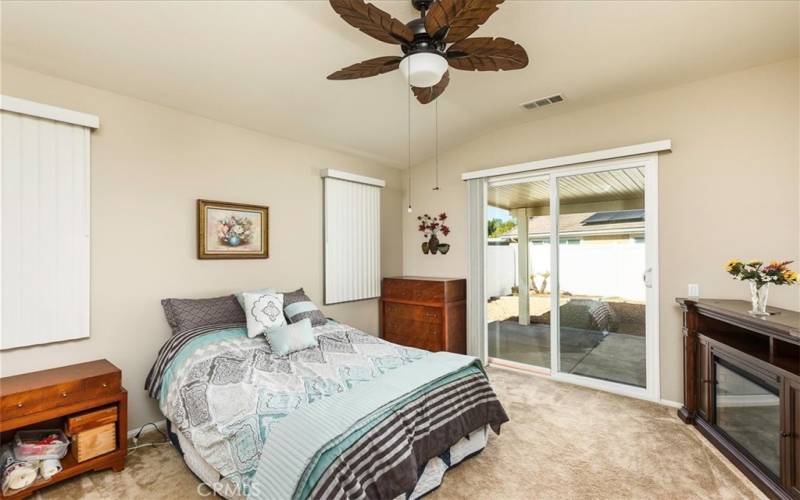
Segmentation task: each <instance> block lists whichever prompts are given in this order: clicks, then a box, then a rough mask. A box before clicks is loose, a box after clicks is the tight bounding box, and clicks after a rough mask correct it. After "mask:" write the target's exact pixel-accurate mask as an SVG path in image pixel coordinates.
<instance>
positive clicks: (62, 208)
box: [0, 111, 90, 349]
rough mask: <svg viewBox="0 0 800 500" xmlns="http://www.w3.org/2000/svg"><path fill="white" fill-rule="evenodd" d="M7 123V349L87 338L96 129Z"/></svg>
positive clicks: (0, 268) (0, 329) (2, 269)
mask: <svg viewBox="0 0 800 500" xmlns="http://www.w3.org/2000/svg"><path fill="white" fill-rule="evenodd" d="M0 117H1V118H2V144H3V154H2V198H0V199H1V200H2V225H0V229H1V230H2V235H1V236H2V238H0V239H1V240H2V252H0V276H2V288H1V289H0V290H1V294H0V311H1V312H0V349H11V348H15V347H22V346H27V345H35V344H43V343H48V342H57V341H61V340H69V339H75V338H82V337H88V336H89V305H90V304H89V300H90V299H89V265H90V263H89V258H90V256H89V163H90V157H89V134H90V130H89V129H88V128H85V127H82V126H78V125H72V124H67V123H63V122H57V121H52V120H49V119H44V118H36V117H32V116H28V115H23V114H19V113H14V112H10V111H2V112H0Z"/></svg>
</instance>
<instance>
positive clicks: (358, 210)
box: [322, 169, 386, 304]
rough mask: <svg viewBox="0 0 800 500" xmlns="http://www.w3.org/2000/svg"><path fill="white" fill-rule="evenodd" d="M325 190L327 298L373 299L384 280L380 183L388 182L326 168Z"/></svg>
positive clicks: (334, 301) (337, 300)
mask: <svg viewBox="0 0 800 500" xmlns="http://www.w3.org/2000/svg"><path fill="white" fill-rule="evenodd" d="M322 176H323V182H324V194H325V202H324V206H325V223H324V228H325V286H324V289H325V298H324V302H325V304H337V303H340V302H351V301H354V300H365V299H374V298H376V297H379V296H380V285H381V188H382V187H384V186H385V185H386V183H385V182H384V181H383V180H381V179H373V178H371V177H364V176H360V175H354V174H349V173H347V172H340V171H337V170H330V169H328V170H324V171H323V172H322Z"/></svg>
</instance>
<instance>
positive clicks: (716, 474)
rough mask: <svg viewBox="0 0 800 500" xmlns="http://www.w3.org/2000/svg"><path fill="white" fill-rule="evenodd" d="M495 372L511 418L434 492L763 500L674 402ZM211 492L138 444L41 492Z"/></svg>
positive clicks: (156, 450)
mask: <svg viewBox="0 0 800 500" xmlns="http://www.w3.org/2000/svg"><path fill="white" fill-rule="evenodd" d="M489 374H490V376H491V379H492V383H493V384H494V386H495V389H496V390H497V393H498V395H499V396H500V399H501V400H502V402H503V404H504V405H505V407H506V411H508V414H509V416H510V417H511V422H509V423H508V424H506V425H505V426H503V432H502V434H501V435H500V436H494V435H493V436H492V439H491V441H490V443H489V446H488V447H487V448H486V450H485V451H484V452H483V453H481V454H480V455H478V456H476V457H474V458H472V459H470V460H468V461H466V462H464V463H463V464H461V465H459V466H458V467H456V468H455V469H453V470H451V471H449V472H448V473H447V476H446V477H445V480H444V484H443V485H442V487H441V488H439V489H438V490H437V491H436V492H434V493H433V494H432V495H430V496H429V497H428V498H437V499H438V498H493V499H500V498H502V499H514V498H520V499H521V498H526V499H530V498H540V499H559V500H561V499H566V498H570V499H571V498H576V499H577V498H590V499H601V498H602V499H622V498H637V499H639V498H641V499H644V498H647V499H651V498H663V499H675V498H681V499H685V498H698V499H700V498H703V499H712V498H718V499H738V498H765V497H763V496H762V495H761V494H760V492H759V491H758V490H757V489H756V488H755V487H754V486H752V484H751V483H749V482H748V481H747V479H745V478H744V476H742V475H741V474H740V473H739V472H738V471H737V470H735V468H734V467H733V466H732V465H731V464H730V463H728V462H727V461H726V460H725V459H724V458H723V457H722V456H721V455H720V454H719V453H718V452H717V451H716V450H715V449H713V448H712V447H711V446H710V445H709V444H707V443H706V442H705V441H704V440H703V439H702V438H701V436H700V435H699V434H698V432H697V431H695V430H694V428H692V427H690V426H687V425H684V424H683V423H681V422H680V420H678V418H677V417H676V416H675V410H674V409H672V408H666V407H662V406H658V405H655V404H652V403H646V402H642V401H637V400H633V399H628V398H624V397H620V396H614V395H611V394H606V393H603V392H598V391H594V390H591V389H584V388H580V387H576V386H573V385H568V384H562V383H558V382H553V381H552V380H548V379H545V378H541V377H535V376H531V375H527V374H521V373H517V372H513V371H507V370H502V369H498V368H490V369H489ZM159 437H160V436H159V435H158V434H156V433H150V434H148V435H147V439H149V440H153V441H156V440H158V438H159ZM207 492H208V490H207V489H200V490H199V492H198V480H197V479H196V478H195V477H194V475H193V474H192V473H191V472H190V471H189V469H187V468H186V466H185V465H184V464H183V462H182V461H181V459H180V457H179V456H178V453H177V452H176V451H175V450H174V449H173V448H172V447H171V446H157V447H148V448H141V449H139V450H136V451H135V452H134V453H133V454H132V455H130V457H129V458H128V462H127V467H126V469H125V470H124V471H123V472H121V473H117V474H115V473H113V472H110V471H106V472H96V473H91V474H85V475H84V476H82V477H79V478H75V479H73V480H70V481H66V482H64V483H62V484H60V485H56V486H54V487H52V488H50V489H48V490H45V491H43V492H41V493H40V494H39V498H48V499H50V498H52V499H56V498H86V499H121V498H148V499H172V498H201V497H202V498H208V496H207ZM201 493H202V494H205V495H202V494H201Z"/></svg>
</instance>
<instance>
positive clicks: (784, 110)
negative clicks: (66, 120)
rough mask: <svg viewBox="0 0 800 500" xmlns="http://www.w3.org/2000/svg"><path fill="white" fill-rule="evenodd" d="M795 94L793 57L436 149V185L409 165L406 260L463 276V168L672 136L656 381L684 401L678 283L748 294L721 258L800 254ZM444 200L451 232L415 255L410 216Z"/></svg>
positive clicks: (799, 118)
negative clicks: (428, 251) (430, 250)
mask: <svg viewBox="0 0 800 500" xmlns="http://www.w3.org/2000/svg"><path fill="white" fill-rule="evenodd" d="M799 93H800V88H799V87H798V60H797V59H795V60H790V61H785V62H782V63H778V64H771V65H768V66H761V67H757V68H752V69H750V70H747V71H741V72H737V73H732V74H727V75H723V76H719V77H716V78H713V79H708V80H704V81H700V82H695V83H691V84H687V85H682V86H678V87H674V88H670V89H667V90H662V91H658V92H654V93H649V94H646V95H640V96H635V97H631V98H627V99H625V100H620V101H616V102H611V103H608V104H605V105H600V106H595V107H592V108H588V109H584V110H579V111H575V112H566V113H564V114H561V115H558V116H554V117H550V118H547V119H543V120H540V121H532V122H528V123H525V124H522V125H518V126H514V127H511V128H506V129H502V130H497V131H495V132H492V133H491V134H488V135H484V136H482V137H479V138H477V139H475V140H472V141H469V142H467V143H465V144H462V145H460V146H458V147H457V148H454V149H453V150H451V151H448V152H446V153H444V154H442V155H440V163H439V164H440V174H439V176H440V186H441V190H440V191H438V192H433V191H431V189H430V188H431V186H432V184H433V177H432V174H433V172H432V166H431V165H430V164H426V165H421V166H418V167H416V168H414V170H413V176H412V179H413V183H412V194H413V197H412V198H413V200H414V213H413V214H404V215H403V220H404V223H403V226H404V238H403V240H404V247H405V250H404V252H403V271H404V273H405V274H413V275H431V276H464V275H465V273H466V268H467V263H466V254H465V247H466V242H465V236H466V230H465V223H466V220H465V206H466V199H465V196H466V189H465V185H464V183H463V182H462V181H461V173H462V172H466V171H470V170H479V169H484V168H491V167H497V166H502V165H508V164H514V163H521V162H525V161H531V160H537V159H543V158H550V157H555V156H562V155H568V154H574V153H581V152H586V151H594V150H599V149H605V148H610V147H617V146H625V145H629V144H638V143H643V142H649V141H654V140H660V139H672V145H673V148H672V152H671V153H666V154H662V155H661V156H660V159H659V168H660V173H659V212H660V214H659V215H660V217H659V230H660V248H659V255H660V269H661V285H660V296H661V297H660V335H661V343H660V345H661V384H662V397H663V398H665V399H668V400H673V401H681V400H682V399H683V395H682V394H683V393H682V383H683V381H682V375H681V370H682V368H681V366H682V359H683V358H682V353H681V342H682V341H681V331H680V315H679V313H678V309H677V307H676V305H675V303H674V299H675V297H677V296H682V295H685V294H686V289H687V284H688V283H699V284H700V291H701V295H702V296H704V297H729V298H742V299H746V298H747V297H748V293H749V292H748V291H747V288H746V286H745V285H744V284H742V283H740V282H736V281H733V280H732V279H730V278H729V277H728V276H727V275H726V274H725V272H724V271H723V270H722V265H723V264H724V262H725V261H726V260H728V259H730V258H733V257H740V258H759V259H793V260H800V241H799V240H798V231H797V229H798V227H800V201H799V199H798V186H799V185H800V159H799V158H798V148H800V144H798V135H800V130H798V122H800V115H799V114H798V104H799V103H798V94H799ZM531 113H536V112H535V111H532V112H531ZM531 116H534V115H533V114H532V115H531ZM442 125H443V126H446V125H447V124H442ZM442 211H446V212H447V214H448V215H449V216H450V221H451V229H452V230H453V232H452V233H451V235H450V236H449V237H447V238H445V241H446V242H447V243H450V244H451V250H450V252H449V253H448V254H447V255H446V256H441V255H437V256H430V255H423V254H422V252H421V250H420V243H421V241H422V239H421V237H420V233H419V232H417V230H416V225H415V222H416V216H417V215H419V214H421V213H425V212H428V213H430V214H438V213H440V212H442ZM798 268H800V264H795V265H794V269H798ZM770 303H771V304H773V305H776V306H782V307H785V308H790V309H794V310H800V287H792V288H789V287H777V288H775V287H774V288H773V290H772V291H771V292H770Z"/></svg>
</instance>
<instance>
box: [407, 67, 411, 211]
mask: <svg viewBox="0 0 800 500" xmlns="http://www.w3.org/2000/svg"><path fill="white" fill-rule="evenodd" d="M407 92H408V94H407V95H406V97H407V99H406V100H407V101H408V213H411V59H410V58H409V60H408V89H407Z"/></svg>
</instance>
